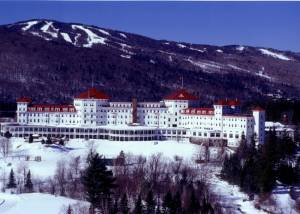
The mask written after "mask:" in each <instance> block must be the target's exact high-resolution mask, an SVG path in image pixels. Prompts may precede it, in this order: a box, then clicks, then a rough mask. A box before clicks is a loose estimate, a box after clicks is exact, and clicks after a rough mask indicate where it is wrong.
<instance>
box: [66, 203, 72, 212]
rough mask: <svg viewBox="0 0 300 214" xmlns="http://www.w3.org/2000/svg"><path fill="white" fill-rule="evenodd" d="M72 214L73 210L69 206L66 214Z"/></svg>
mask: <svg viewBox="0 0 300 214" xmlns="http://www.w3.org/2000/svg"><path fill="white" fill-rule="evenodd" d="M72 213H73V210H72V208H71V205H69V206H68V209H67V213H66V214H72Z"/></svg>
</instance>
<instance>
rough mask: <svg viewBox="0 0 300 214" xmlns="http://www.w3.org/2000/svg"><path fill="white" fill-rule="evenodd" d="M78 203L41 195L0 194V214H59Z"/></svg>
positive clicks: (64, 198) (68, 199)
mask: <svg viewBox="0 0 300 214" xmlns="http://www.w3.org/2000/svg"><path fill="white" fill-rule="evenodd" d="M77 202H78V201H76V200H73V199H70V198H66V197H60V196H54V195H50V194H42V193H26V194H19V195H13V194H8V193H0V213H3V214H21V213H24V214H27V213H30V214H41V213H43V214H59V213H62V212H61V211H63V207H67V206H69V205H73V204H76V203H77Z"/></svg>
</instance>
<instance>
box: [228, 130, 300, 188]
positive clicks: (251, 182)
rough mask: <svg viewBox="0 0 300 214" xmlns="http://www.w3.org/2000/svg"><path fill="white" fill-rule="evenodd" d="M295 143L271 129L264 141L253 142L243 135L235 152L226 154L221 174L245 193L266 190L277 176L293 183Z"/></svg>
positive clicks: (273, 184) (274, 181) (295, 180)
mask: <svg viewBox="0 0 300 214" xmlns="http://www.w3.org/2000/svg"><path fill="white" fill-rule="evenodd" d="M296 148H297V145H296V143H295V142H294V141H292V139H291V138H289V137H288V136H287V135H285V136H284V137H283V138H278V137H277V136H276V133H275V131H271V132H270V134H269V137H268V139H267V141H266V142H265V144H264V145H259V146H258V147H257V146H255V142H254V140H252V142H251V143H247V142H246V140H245V139H242V141H241V143H240V146H239V148H238V149H237V151H236V153H234V154H233V155H231V156H230V157H225V160H224V163H223V169H222V177H223V178H224V179H225V180H227V181H229V182H230V183H233V184H236V185H239V186H240V187H241V189H242V190H243V191H244V192H246V193H267V192H271V191H272V189H273V188H274V187H275V184H276V180H278V181H280V182H282V183H284V184H295V183H297V182H299V180H298V179H297V169H296V167H295V164H293V163H294V162H295V160H294V159H295V152H296Z"/></svg>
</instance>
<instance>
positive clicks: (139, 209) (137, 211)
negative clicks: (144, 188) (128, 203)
mask: <svg viewBox="0 0 300 214" xmlns="http://www.w3.org/2000/svg"><path fill="white" fill-rule="evenodd" d="M143 210H144V208H143V204H142V197H141V194H139V196H138V198H137V200H136V202H135V207H134V214H142V213H143Z"/></svg>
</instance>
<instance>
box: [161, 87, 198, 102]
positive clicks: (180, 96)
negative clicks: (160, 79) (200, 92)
mask: <svg viewBox="0 0 300 214" xmlns="http://www.w3.org/2000/svg"><path fill="white" fill-rule="evenodd" d="M198 99H199V98H198V97H196V96H194V95H192V94H190V93H189V92H187V91H186V90H184V89H179V90H177V91H175V92H174V93H172V94H170V95H169V96H167V97H165V100H198Z"/></svg>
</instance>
